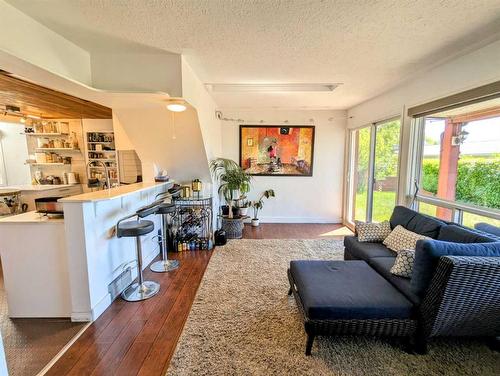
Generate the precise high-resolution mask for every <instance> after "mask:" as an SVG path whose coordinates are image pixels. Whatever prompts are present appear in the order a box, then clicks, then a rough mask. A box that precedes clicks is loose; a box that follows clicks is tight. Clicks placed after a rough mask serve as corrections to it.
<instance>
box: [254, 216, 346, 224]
mask: <svg viewBox="0 0 500 376" xmlns="http://www.w3.org/2000/svg"><path fill="white" fill-rule="evenodd" d="M260 223H342V218H341V217H330V218H322V217H261V218H260Z"/></svg>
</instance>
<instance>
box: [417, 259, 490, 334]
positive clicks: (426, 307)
mask: <svg viewBox="0 0 500 376" xmlns="http://www.w3.org/2000/svg"><path fill="white" fill-rule="evenodd" d="M419 316H420V317H419V321H420V328H421V330H423V332H424V333H425V336H426V337H433V336H498V335H500V257H480V256H477V257H476V256H443V257H441V258H440V259H439V263H438V266H437V269H436V272H435V273H434V276H433V278H432V281H431V284H430V286H429V288H428V290H427V292H426V295H425V297H424V299H423V301H422V304H421V305H420V309H419Z"/></svg>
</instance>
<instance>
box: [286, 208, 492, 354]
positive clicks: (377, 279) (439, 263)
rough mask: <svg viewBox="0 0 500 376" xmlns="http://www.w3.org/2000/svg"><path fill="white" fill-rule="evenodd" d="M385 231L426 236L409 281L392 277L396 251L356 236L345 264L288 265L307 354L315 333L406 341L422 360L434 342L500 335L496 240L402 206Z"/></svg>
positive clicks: (348, 243) (301, 262)
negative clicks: (445, 338) (435, 339)
mask: <svg viewBox="0 0 500 376" xmlns="http://www.w3.org/2000/svg"><path fill="white" fill-rule="evenodd" d="M390 225H391V228H392V229H394V228H395V227H396V226H397V225H401V226H403V227H404V228H406V229H407V230H410V231H412V232H416V233H418V234H421V235H425V236H427V237H428V238H429V239H426V240H419V241H418V242H417V246H416V250H415V262H414V266H413V273H412V276H411V278H403V277H398V276H395V275H393V274H392V273H391V272H390V269H391V267H392V266H393V264H394V261H395V258H396V253H395V252H393V251H391V250H389V249H388V248H386V247H385V246H384V245H383V244H382V243H366V242H360V241H359V240H358V238H357V236H356V235H355V236H347V237H345V240H344V245H345V253H344V259H345V261H311V260H299V261H292V262H291V263H290V268H289V270H288V278H289V281H290V291H289V294H293V295H294V297H295V299H296V301H297V304H298V306H299V309H300V311H301V313H302V315H303V319H304V328H305V331H306V334H307V343H306V354H307V355H310V354H311V348H312V344H313V341H314V338H315V337H316V336H318V335H352V334H355V335H379V336H398V337H406V338H407V339H408V343H409V344H410V345H411V346H410V349H411V351H413V352H416V353H420V354H423V353H426V351H427V342H428V339H429V338H431V337H435V336H484V337H488V338H492V339H494V338H495V337H497V336H500V238H499V237H497V236H495V235H493V234H488V233H485V232H482V231H477V230H473V229H468V228H465V227H462V226H460V225H457V224H453V223H447V222H443V221H441V220H439V219H436V218H433V217H430V216H426V215H423V214H420V213H417V212H415V211H413V210H411V209H408V208H406V207H403V206H397V207H396V208H395V209H394V212H393V214H392V216H391V219H390Z"/></svg>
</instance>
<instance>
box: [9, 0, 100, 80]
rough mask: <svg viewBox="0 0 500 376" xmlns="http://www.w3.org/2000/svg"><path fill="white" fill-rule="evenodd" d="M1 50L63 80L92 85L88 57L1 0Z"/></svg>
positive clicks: (70, 43) (83, 51) (78, 48)
mask: <svg viewBox="0 0 500 376" xmlns="http://www.w3.org/2000/svg"><path fill="white" fill-rule="evenodd" d="M0 25H1V26H2V31H1V32H0V50H1V51H4V52H7V53H9V54H12V55H15V56H17V57H19V58H21V59H23V60H25V61H28V62H30V63H32V64H35V65H38V66H40V67H42V68H44V69H46V70H48V71H50V72H53V73H57V74H59V75H61V76H63V77H67V78H70V79H73V80H77V81H80V82H81V83H84V84H86V85H89V84H90V83H91V74H90V54H89V53H88V52H87V51H85V50H84V49H82V48H80V47H78V46H77V45H75V44H73V43H72V42H70V41H69V40H67V39H65V38H63V37H62V36H61V35H59V34H57V33H55V32H53V31H52V30H50V29H48V28H47V27H45V26H43V25H42V24H40V23H38V22H37V21H35V20H34V19H32V18H30V17H28V16H27V15H25V14H24V13H22V12H20V11H19V10H17V9H16V8H14V7H13V6H11V5H10V4H7V3H6V2H5V1H3V0H0Z"/></svg>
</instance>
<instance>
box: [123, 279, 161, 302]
mask: <svg viewBox="0 0 500 376" xmlns="http://www.w3.org/2000/svg"><path fill="white" fill-rule="evenodd" d="M158 291H160V285H159V284H158V283H156V282H153V281H144V282H143V283H142V284H139V283H132V284H131V285H130V286H129V287H127V288H126V289H125V290H123V292H122V298H123V299H124V300H126V301H128V302H138V301H140V300H146V299H149V298H151V297H152V296H155V295H156V294H158Z"/></svg>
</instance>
